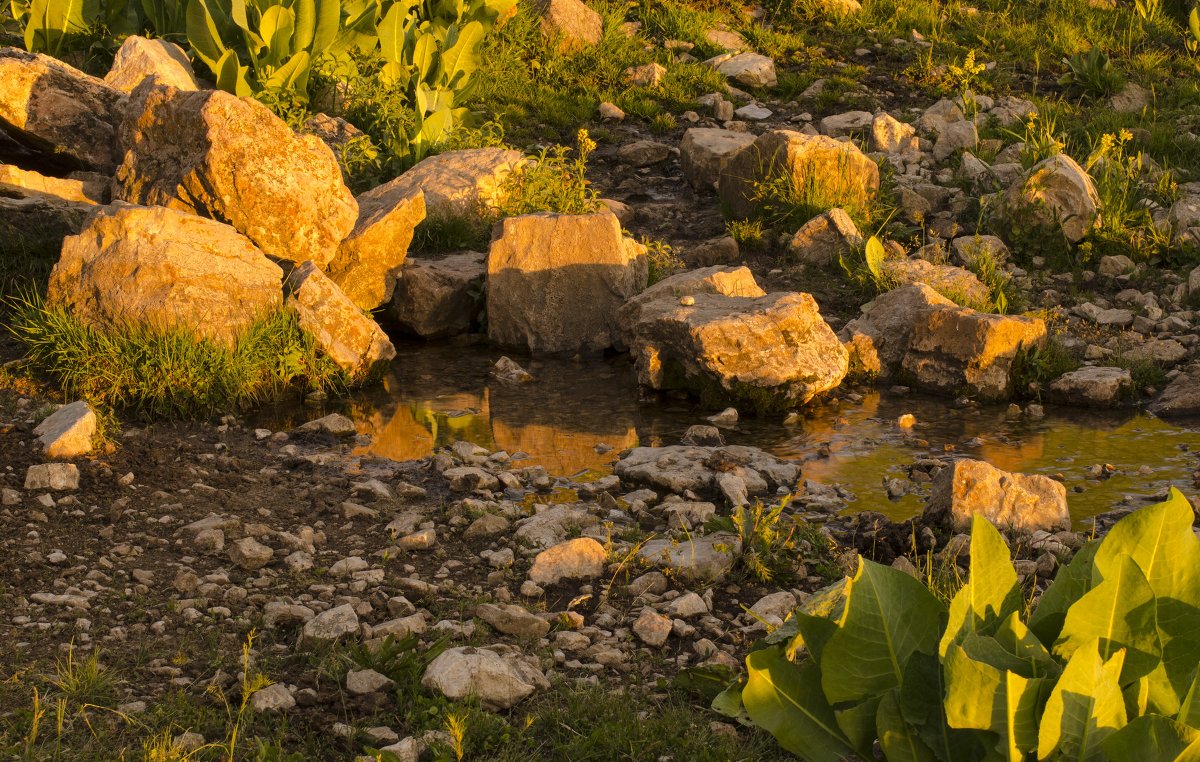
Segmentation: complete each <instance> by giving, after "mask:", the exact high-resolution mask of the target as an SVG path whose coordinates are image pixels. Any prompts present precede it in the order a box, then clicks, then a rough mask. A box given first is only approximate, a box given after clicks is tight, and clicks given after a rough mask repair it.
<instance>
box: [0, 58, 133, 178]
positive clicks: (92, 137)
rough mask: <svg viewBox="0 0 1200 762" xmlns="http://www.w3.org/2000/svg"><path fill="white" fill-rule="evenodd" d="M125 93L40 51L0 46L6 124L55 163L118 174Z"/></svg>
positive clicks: (0, 105)
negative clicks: (118, 139)
mask: <svg viewBox="0 0 1200 762" xmlns="http://www.w3.org/2000/svg"><path fill="white" fill-rule="evenodd" d="M124 100H125V94H124V93H122V92H121V91H120V90H117V89H115V88H113V87H110V86H108V85H107V84H105V83H104V81H103V80H100V79H97V78H95V77H91V76H88V75H87V74H84V73H83V72H81V71H79V70H78V69H73V68H72V67H70V66H68V65H67V64H65V63H62V62H61V61H58V60H55V59H53V58H51V57H49V56H44V55H41V54H40V53H26V52H24V51H22V50H17V49H16V48H0V127H3V128H4V131H5V132H6V133H7V134H8V135H9V136H10V137H12V138H14V139H15V140H16V141H17V142H19V143H21V144H22V145H23V146H25V147H26V148H28V149H30V150H32V151H34V152H35V153H36V154H38V155H39V158H41V157H45V161H46V163H47V164H49V165H57V166H62V167H67V168H72V169H79V168H83V169H92V170H96V171H97V172H104V173H106V174H112V172H113V170H114V169H116V166H117V162H118V160H119V153H117V151H116V148H115V145H114V143H115V140H114V127H113V125H115V124H116V122H117V120H118V118H119V116H120V113H121V109H122V108H123V106H124Z"/></svg>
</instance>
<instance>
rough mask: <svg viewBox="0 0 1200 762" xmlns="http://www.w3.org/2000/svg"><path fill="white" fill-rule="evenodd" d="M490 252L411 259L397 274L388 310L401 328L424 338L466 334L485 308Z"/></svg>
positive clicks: (469, 252) (470, 252) (471, 252)
mask: <svg viewBox="0 0 1200 762" xmlns="http://www.w3.org/2000/svg"><path fill="white" fill-rule="evenodd" d="M486 277H487V255H486V254H480V253H477V252H473V251H468V252H464V253H462V254H452V255H450V256H447V257H443V258H442V259H409V260H408V261H406V262H405V263H404V266H403V267H402V268H400V271H399V272H398V273H397V276H396V290H395V291H394V292H393V294H392V302H391V307H390V309H389V312H390V314H391V316H392V317H393V318H394V319H395V320H396V322H397V323H398V324H399V326H400V328H401V330H403V331H405V332H406V333H411V334H413V335H415V336H420V337H421V338H424V339H440V338H446V337H448V336H455V335H458V334H460V333H466V332H467V331H468V330H470V328H471V326H472V325H476V324H477V323H478V322H479V317H480V316H481V314H482V311H483V282H484V279H485V278H486Z"/></svg>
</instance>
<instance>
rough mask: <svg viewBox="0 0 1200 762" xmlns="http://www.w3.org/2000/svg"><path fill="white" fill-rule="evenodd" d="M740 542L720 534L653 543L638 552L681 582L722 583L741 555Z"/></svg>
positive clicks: (735, 537) (645, 545)
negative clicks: (669, 571)
mask: <svg viewBox="0 0 1200 762" xmlns="http://www.w3.org/2000/svg"><path fill="white" fill-rule="evenodd" d="M741 552H742V543H741V540H740V539H739V538H738V537H737V536H736V535H733V534H727V533H723V532H718V533H716V534H711V535H704V536H695V535H693V536H691V537H689V538H687V539H684V540H679V541H676V540H650V541H649V542H647V543H645V544H644V545H643V546H642V547H641V549H640V550H639V551H638V555H639V556H641V557H642V558H643V559H644V560H645V561H646V562H648V563H651V564H654V565H656V566H659V567H661V568H665V569H671V570H672V572H673V573H674V574H675V575H676V576H678V577H679V578H680V579H683V580H687V581H695V582H702V581H703V582H719V581H721V580H723V579H724V578H725V575H726V574H728V573H729V570H730V569H732V568H733V563H734V561H735V560H736V559H737V556H738V554H739V553H741Z"/></svg>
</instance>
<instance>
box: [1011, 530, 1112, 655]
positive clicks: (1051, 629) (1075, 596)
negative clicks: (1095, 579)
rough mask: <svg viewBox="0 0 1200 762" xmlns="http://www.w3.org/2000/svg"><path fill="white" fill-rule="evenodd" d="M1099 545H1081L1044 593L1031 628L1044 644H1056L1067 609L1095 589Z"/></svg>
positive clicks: (1031, 619)
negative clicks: (1094, 570)
mask: <svg viewBox="0 0 1200 762" xmlns="http://www.w3.org/2000/svg"><path fill="white" fill-rule="evenodd" d="M1099 547H1100V544H1099V543H1097V542H1089V543H1087V544H1086V545H1084V546H1083V547H1082V548H1080V549H1079V550H1078V551H1077V552H1076V553H1075V557H1074V558H1072V559H1071V562H1070V563H1069V564H1067V565H1066V566H1063V567H1061V568H1059V570H1058V574H1056V575H1055V576H1054V582H1052V583H1051V584H1050V587H1049V588H1047V589H1046V592H1044V593H1042V597H1041V598H1040V599H1039V600H1038V604H1037V608H1036V609H1034V611H1033V614H1031V615H1030V617H1029V629H1031V630H1033V634H1034V635H1037V637H1038V640H1040V641H1042V644H1043V645H1045V646H1047V647H1049V646H1051V645H1053V644H1054V641H1055V640H1057V639H1058V635H1059V633H1060V632H1061V631H1062V626H1063V620H1064V619H1066V617H1067V609H1069V608H1071V604H1072V603H1074V602H1075V601H1077V600H1079V599H1080V598H1082V597H1083V594H1084V593H1086V592H1087V591H1088V590H1090V589H1091V588H1092V559H1093V558H1094V557H1095V555H1096V549H1097V548H1099Z"/></svg>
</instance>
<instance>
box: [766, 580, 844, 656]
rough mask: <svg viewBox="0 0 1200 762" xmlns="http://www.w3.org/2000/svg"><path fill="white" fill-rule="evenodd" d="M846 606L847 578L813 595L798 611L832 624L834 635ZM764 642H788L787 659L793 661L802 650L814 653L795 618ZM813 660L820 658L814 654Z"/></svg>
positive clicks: (823, 641) (767, 637)
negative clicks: (837, 622)
mask: <svg viewBox="0 0 1200 762" xmlns="http://www.w3.org/2000/svg"><path fill="white" fill-rule="evenodd" d="M845 605H846V578H845V577H843V578H842V579H839V580H838V581H837V582H834V583H833V584H832V585H828V586H826V587H823V588H821V589H820V590H818V591H817V592H815V593H813V594H812V595H811V596H809V598H808V599H807V600H805V601H804V602H803V603H801V604H800V606H799V608H797V609H796V611H798V612H800V613H803V614H807V615H808V616H809V617H810V618H811V617H815V618H818V619H825V620H827V621H828V622H829V623H830V629H829V633H830V634H832V633H833V630H834V629H836V628H837V624H836V621H837V620H839V619H841V618H842V609H843V607H844V606H845ZM763 640H764V641H765V642H767V643H771V644H775V643H784V642H786V643H787V644H788V650H787V657H788V658H789V659H791V660H793V661H795V654H796V652H797V651H799V650H800V649H801V648H807V649H808V652H809V653H814V652H813V649H812V647H809V646H808V644H807V643H806V642H805V636H803V635H802V633H801V631H800V625H799V622H798V620H797V619H796V617H795V616H791V617H788V618H787V619H786V620H784V623H783V626H782V627H780V628H779V629H777V630H775V631H774V632H772V633H770V634H769V635H767V636H766V637H765V638H763ZM825 640H828V637H825V638H823V639H822V640H821V645H822V646H824V644H825ZM818 650H820V649H818ZM813 660H814V661H820V656H819V655H816V654H814V656H813Z"/></svg>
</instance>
